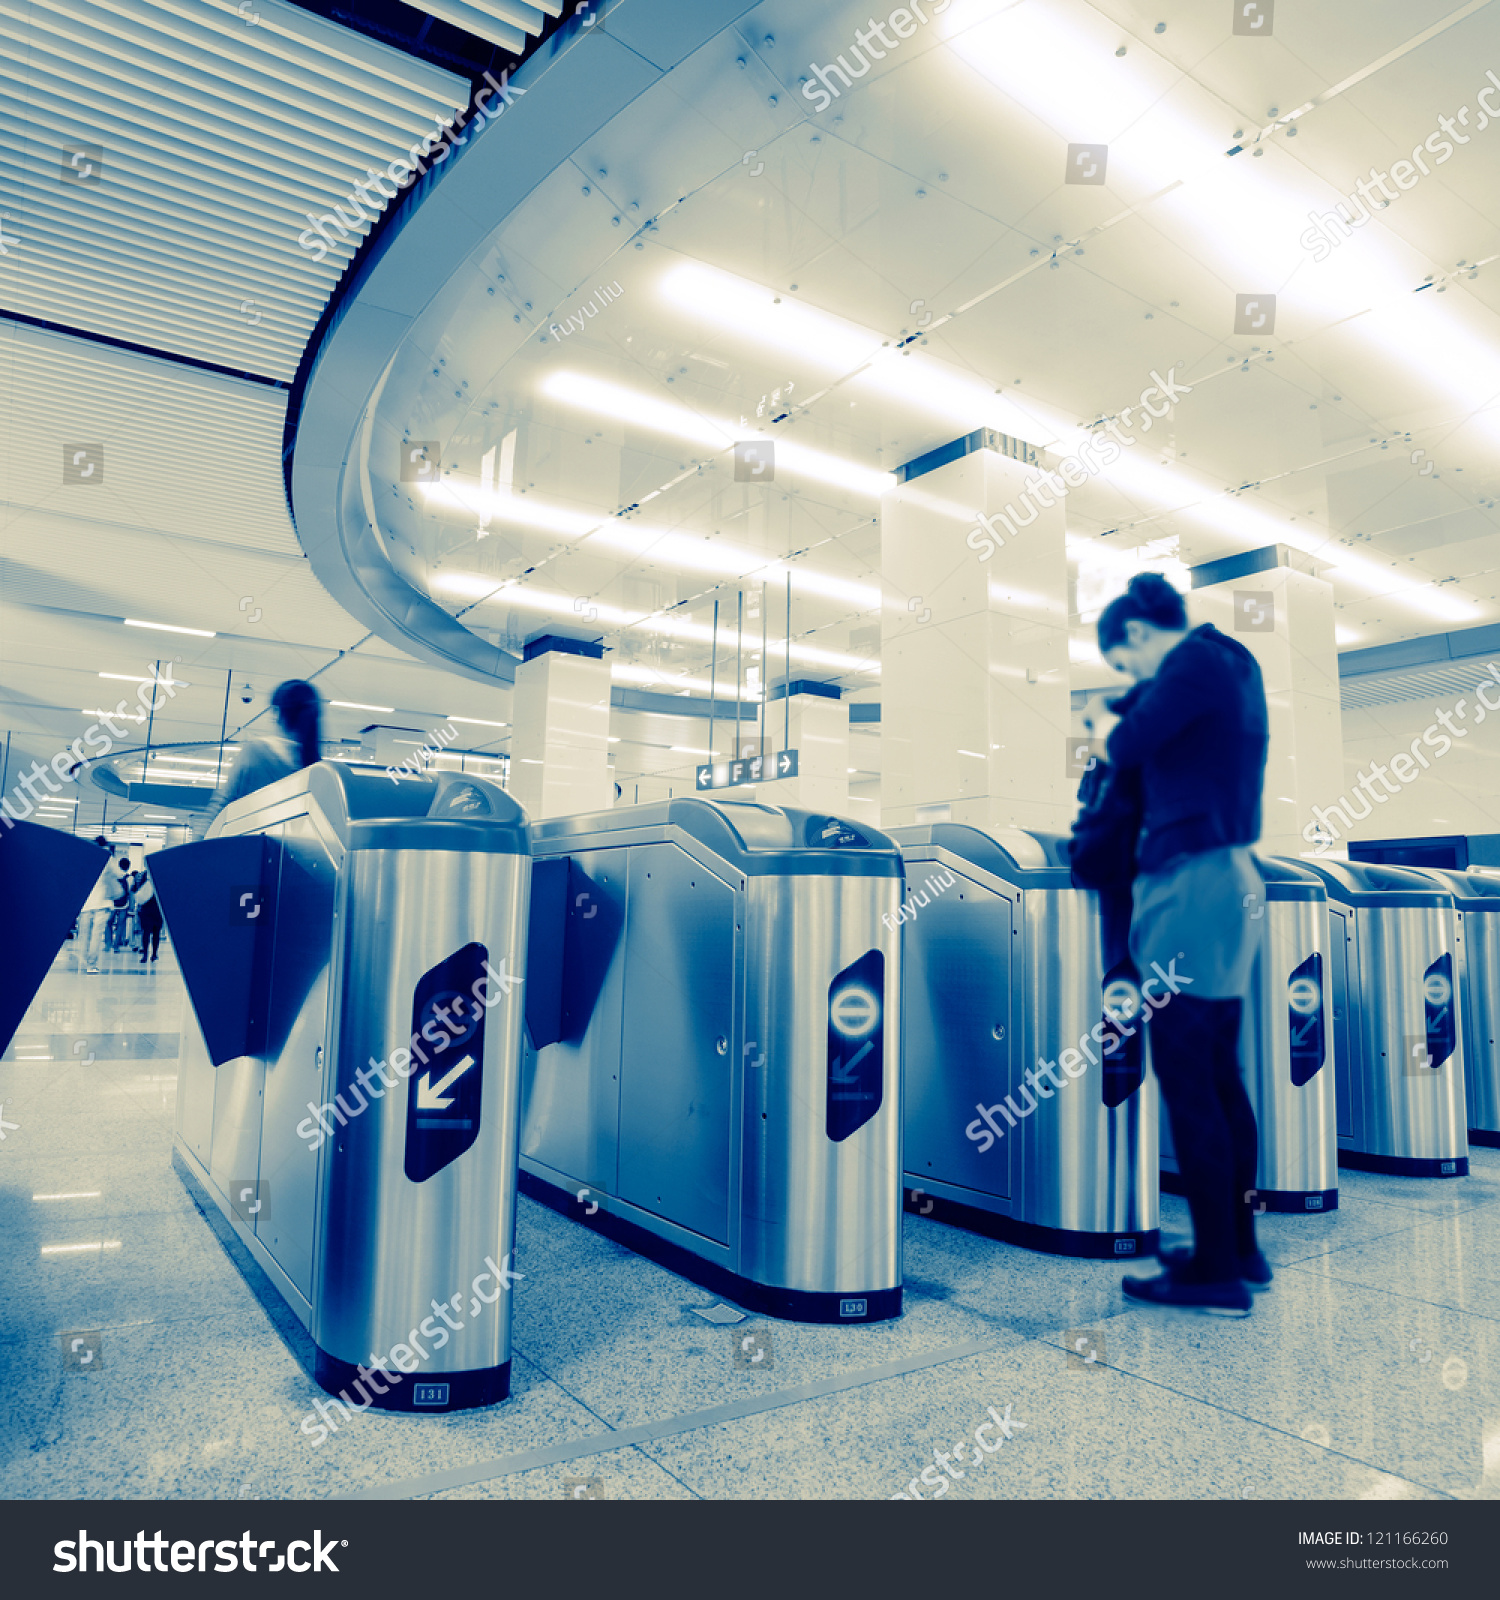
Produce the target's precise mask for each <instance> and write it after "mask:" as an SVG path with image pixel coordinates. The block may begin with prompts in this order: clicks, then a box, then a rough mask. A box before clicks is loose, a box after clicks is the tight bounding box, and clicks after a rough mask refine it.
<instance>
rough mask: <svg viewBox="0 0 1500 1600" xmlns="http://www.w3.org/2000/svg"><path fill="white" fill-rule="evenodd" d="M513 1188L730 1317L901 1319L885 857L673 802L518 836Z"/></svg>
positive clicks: (897, 881) (894, 954) (749, 806)
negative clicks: (518, 1085) (522, 899)
mask: <svg viewBox="0 0 1500 1600" xmlns="http://www.w3.org/2000/svg"><path fill="white" fill-rule="evenodd" d="M532 850H533V854H534V857H535V877H534V879H533V889H532V907H531V947H530V971H531V974H532V977H531V980H530V982H529V983H528V986H527V991H526V996H527V998H526V1021H527V1032H528V1033H529V1035H530V1048H529V1049H528V1050H527V1052H526V1065H525V1072H524V1084H523V1093H522V1110H521V1117H522V1131H521V1187H522V1192H523V1193H525V1194H527V1195H530V1196H533V1197H534V1198H536V1199H539V1200H541V1201H542V1202H543V1203H545V1204H548V1205H551V1206H552V1207H553V1208H554V1209H556V1210H558V1211H561V1212H563V1213H564V1214H565V1215H568V1216H572V1217H574V1218H576V1219H577V1220H578V1221H580V1222H583V1223H584V1224H585V1225H586V1226H588V1227H590V1228H594V1229H596V1230H598V1231H601V1232H604V1233H606V1234H609V1235H610V1236H611V1237H613V1238H615V1239H617V1240H618V1241H620V1242H622V1243H625V1244H627V1245H629V1246H630V1248H632V1249H634V1250H638V1251H640V1252H641V1253H642V1254H645V1255H649V1256H651V1257H653V1258H654V1259H656V1260H658V1261H660V1262H662V1263H663V1264H664V1265H666V1266H668V1267H670V1268H671V1269H672V1270H673V1271H674V1272H680V1273H681V1274H682V1275H683V1276H684V1277H688V1278H692V1279H694V1280H695V1281H696V1282H699V1283H702V1284H705V1285H707V1286H709V1287H710V1288H712V1289H714V1290H715V1291H716V1292H718V1293H721V1294H723V1295H725V1296H726V1297H728V1298H730V1299H733V1300H736V1301H738V1302H739V1303H740V1304H741V1305H743V1306H746V1307H748V1308H749V1309H751V1310H755V1311H763V1312H768V1313H770V1314H771V1315H773V1316H779V1317H786V1318H789V1319H792V1320H795V1321H802V1322H875V1321H880V1320H882V1319H885V1318H888V1317H894V1316H898V1315H899V1314H900V1311H901V1200H900V1196H901V1165H900V1150H901V1056H900V1045H901V1021H900V1019H901V1002H900V995H901V942H900V937H899V928H898V926H897V924H896V922H895V918H894V912H895V910H896V908H897V906H898V904H899V903H900V898H901V856H900V853H899V852H898V851H897V850H896V848H895V847H894V845H893V844H892V843H891V841H890V840H889V839H888V838H886V837H885V835H883V834H881V833H877V832H876V831H875V830H874V829H872V828H868V827H866V826H864V824H862V823H859V824H856V823H850V822H845V821H843V820H842V819H840V818H837V817H829V816H824V815H818V814H813V813H810V812H807V811H799V810H794V809H792V808H790V807H780V806H772V805H762V804H758V803H745V802H734V801H724V800H708V799H704V798H699V797H697V796H692V797H684V798H681V799H675V800H668V801H664V802H659V803H657V804H651V805H638V806H617V807H615V809H614V810H612V811H605V812H597V813H591V814H588V815H584V816H574V817H557V818H551V819H548V820H546V821H543V822H538V823H536V824H534V825H533V827H532Z"/></svg>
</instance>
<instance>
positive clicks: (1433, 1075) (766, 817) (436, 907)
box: [152, 762, 1500, 1411]
mask: <svg viewBox="0 0 1500 1600" xmlns="http://www.w3.org/2000/svg"><path fill="white" fill-rule="evenodd" d="M1066 856H1067V840H1066V837H1065V836H1056V835H1049V834H1042V833H1035V832H1023V831H1018V830H1007V831H1000V832H996V833H993V834H990V833H986V832H982V831H981V830H979V829H977V828H974V827H968V826H963V825H957V824H951V823H937V824H930V825H924V826H919V827H910V828H901V829H897V830H894V832H892V833H880V832H877V831H875V830H873V829H871V828H869V827H867V826H865V825H864V824H862V823H854V822H850V821H847V820H845V819H843V818H839V817H833V816H824V815H818V814H813V813H810V812H806V811H800V810H795V809H791V808H786V807H778V806H774V805H767V804H761V803H754V802H750V803H746V802H739V803H736V802H730V801H717V800H707V799H701V798H696V797H694V798H683V799H676V800H671V801H666V802H662V803H659V804H652V805H638V806H627V807H619V808H616V809H614V810H612V811H608V812H601V813H598V814H593V815H586V816H575V817H564V818H558V819H551V820H547V821H542V822H539V823H536V824H530V825H529V824H528V822H527V819H526V818H525V816H524V814H523V813H522V811H521V809H520V808H519V807H518V806H517V805H516V803H515V802H514V801H513V800H512V799H511V798H510V796H509V795H508V794H506V793H505V791H504V790H502V789H500V788H499V787H498V786H497V785H494V784H492V783H489V782H486V781H485V780H483V779H478V778H472V777H468V776H465V775H462V774H457V773H443V774H436V775H432V776H428V777H422V778H409V779H407V778H403V779H401V780H400V781H399V782H395V783H393V782H392V780H390V779H389V778H387V777H386V776H385V775H383V774H379V773H374V772H369V771H365V770H361V769H358V768H354V767H350V766H345V765H342V764H337V763H330V762H323V763H319V764H318V765H316V766H314V767H310V768H308V769H306V770H305V771H304V772H302V773H300V774H298V775H296V776H295V777H291V778H287V779H285V780H283V781H282V782H280V783H277V784H274V785H271V786H270V787H268V788H266V789H264V790H261V791H260V792H259V793H257V794H255V795H252V796H250V797H248V798H246V799H244V800H242V801H239V802H237V803H236V804H234V805H232V806H230V807H228V808H227V809H226V810H225V811H224V812H223V813H222V814H221V816H220V818H219V820H218V821H217V823H216V825H215V828H214V830H213V834H212V836H211V837H210V838H209V839H207V840H205V841H203V842H201V843H197V844H192V845H185V846H182V847H180V848H178V849H175V850H169V851H164V852H160V853H158V854H157V855H155V856H154V857H153V858H152V870H153V876H154V878H155V881H156V883H157V887H158V893H159V894H160V896H161V900H162V904H163V909H164V912H165V914H166V919H167V923H168V926H169V931H170V933H171V936H172V941H173V944H174V947H175V949H176V950H177V953H178V956H179V960H180V962H181V965H182V969H183V974H184V978H185V980H186V984H187V988H188V992H189V996H190V999H191V1002H192V1007H193V1011H194V1013H195V1015H196V1018H197V1021H198V1029H197V1031H196V1032H195V1031H194V1030H193V1029H192V1028H191V1027H190V1026H188V1027H185V1030H184V1036H183V1051H182V1066H181V1076H180V1079H179V1085H178V1103H177V1127H176V1159H177V1161H178V1163H179V1167H180V1169H181V1170H182V1171H183V1172H184V1173H185V1174H186V1175H187V1176H188V1177H189V1178H190V1180H191V1181H193V1182H196V1183H197V1184H199V1185H201V1186H202V1188H203V1189H204V1190H206V1192H207V1194H208V1195H209V1196H210V1197H211V1198H212V1199H213V1201H214V1202H215V1203H216V1204H217V1206H218V1207H219V1209H220V1211H221V1212H222V1213H223V1215H224V1217H225V1218H226V1219H227V1220H228V1221H229V1223H230V1224H231V1225H232V1226H233V1228H234V1229H235V1231H236V1233H237V1234H238V1236H239V1238H240V1240H241V1242H242V1243H243V1244H244V1245H245V1247H246V1248H247V1249H248V1251H249V1252H250V1254H251V1255H252V1256H253V1258H254V1260H255V1261H256V1262H257V1263H258V1265H259V1266H260V1267H261V1268H262V1269H263V1271H264V1272H265V1273H266V1275H267V1276H268V1277H269V1278H270V1280H271V1281H272V1283H273V1284H274V1285H275V1287H276V1289H277V1290H278V1291H279V1292H280V1294H281V1295H282V1296H283V1297H284V1298H285V1299H286V1301H287V1302H288V1303H289V1304H290V1305H291V1306H292V1308H293V1309H294V1310H295V1311H296V1313H297V1315H298V1316H299V1317H300V1319H301V1321H302V1322H303V1324H304V1326H305V1327H306V1328H307V1330H308V1332H309V1333H310V1335H311V1337H312V1341H313V1344H314V1346H315V1347H316V1350H317V1352H318V1354H317V1377H318V1380H319V1382H320V1383H321V1384H322V1385H323V1386H324V1387H325V1388H326V1389H327V1390H329V1391H330V1392H334V1391H337V1390H338V1389H339V1388H340V1386H341V1385H343V1384H345V1383H347V1382H348V1380H349V1379H351V1378H352V1377H353V1376H354V1375H355V1373H356V1370H357V1369H358V1368H359V1366H360V1365H361V1364H368V1363H370V1362H371V1360H372V1359H381V1355H380V1353H381V1352H386V1351H390V1350H392V1349H393V1348H396V1349H400V1350H401V1351H402V1352H403V1358H402V1359H404V1357H405V1356H411V1359H412V1360H413V1361H414V1362H416V1365H415V1366H414V1367H412V1368H410V1369H408V1368H407V1367H406V1366H404V1365H401V1361H400V1360H398V1363H397V1364H398V1366H400V1370H402V1371H403V1372H404V1371H407V1370H411V1371H412V1372H413V1374H414V1381H412V1382H410V1383H404V1384H392V1385H390V1387H389V1393H388V1395H387V1396H386V1397H384V1398H383V1399H381V1400H377V1401H376V1403H377V1404H385V1405H388V1406H393V1407H396V1408H403V1409H410V1408H419V1409H432V1410H437V1411H443V1410H451V1409H456V1408H459V1407H462V1406H468V1405H474V1404H486V1403H489V1402H491V1401H493V1400H496V1399H499V1398H503V1396H504V1395H505V1394H506V1393H507V1392H508V1383H509V1363H510V1316H509V1296H508V1295H504V1296H502V1297H501V1303H499V1304H498V1305H495V1306H493V1307H492V1308H491V1310H490V1312H489V1313H486V1314H483V1315H477V1316H476V1315H469V1314H465V1320H464V1325H463V1327H462V1329H461V1330H454V1331H453V1332H452V1333H451V1334H450V1335H449V1337H448V1338H447V1340H446V1341H444V1342H443V1347H442V1348H441V1349H438V1348H430V1347H429V1346H430V1345H431V1344H432V1342H433V1341H432V1340H431V1339H430V1337H429V1340H428V1343H427V1344H425V1345H419V1348H421V1349H422V1352H423V1358H422V1359H420V1360H419V1359H418V1358H417V1357H416V1356H414V1355H412V1352H411V1350H410V1348H409V1345H408V1343H404V1342H403V1341H406V1336H407V1333H408V1330H414V1329H415V1328H416V1327H417V1326H418V1325H419V1324H421V1323H422V1322H423V1319H424V1318H426V1319H427V1323H429V1324H432V1323H433V1322H434V1317H433V1316H431V1315H429V1307H430V1308H431V1311H432V1312H433V1313H436V1312H438V1311H439V1308H441V1307H448V1306H453V1307H458V1306H459V1302H460V1301H461V1300H462V1301H465V1302H467V1301H468V1300H469V1296H468V1294H467V1289H466V1286H467V1285H468V1284H469V1283H470V1280H471V1279H472V1278H473V1277H474V1276H475V1274H476V1273H480V1272H481V1269H484V1268H486V1267H489V1268H491V1269H496V1270H499V1269H500V1268H501V1267H502V1266H503V1265H504V1264H505V1262H506V1259H507V1257H508V1256H509V1253H510V1251H511V1249H512V1244H513V1239H514V1230H515V1194H516V1191H517V1188H519V1190H520V1191H521V1192H522V1193H526V1194H529V1195H531V1196H533V1197H534V1198H536V1199H538V1200H540V1201H542V1202H544V1203H545V1204H547V1205H549V1206H552V1207H553V1208H555V1209H556V1210H558V1211H560V1212H562V1213H564V1214H566V1215H569V1216H571V1217H573V1218H575V1219H576V1220H578V1221H579V1222H580V1223H583V1224H584V1225H586V1226H588V1227H591V1228H594V1229H597V1230H600V1231H603V1232H605V1233H607V1234H609V1235H610V1236H611V1237H613V1238H615V1239H616V1240H617V1241H619V1242H622V1243H624V1244H626V1245H628V1246H629V1247H630V1248H632V1249H635V1250H638V1251H640V1252H641V1253H643V1254H646V1255H649V1256H651V1257H652V1258H654V1259H656V1260H658V1261H661V1262H663V1263H664V1264H665V1265H667V1266H669V1267H671V1268H672V1269H673V1270H675V1271H679V1272H681V1273H682V1274H683V1275H685V1276H687V1277H689V1278H691V1279H693V1280H695V1281H696V1282H698V1283H701V1284H703V1285H705V1286H707V1287H708V1288H710V1289H711V1290H713V1291H715V1292H716V1293H719V1294H721V1295H723V1296H725V1297H726V1298H728V1299H731V1300H733V1301H735V1302H736V1303H737V1304H739V1305H740V1306H743V1307H745V1308H747V1309H749V1310H752V1311H758V1312H763V1313H768V1314H770V1315H773V1316H779V1317H785V1318H792V1319H796V1320H802V1321H810V1322H869V1321H876V1320H881V1319H885V1318H890V1317H894V1316H897V1315H899V1314H900V1310H901V1293H902V1289H901V1285H902V1255H901V1234H902V1210H903V1206H904V1207H905V1208H906V1209H907V1210H911V1211H915V1212H918V1213H920V1214H924V1215H929V1216H933V1217H936V1218H938V1219H941V1220H945V1221H950V1222H953V1223H956V1224H958V1225H960V1226H964V1227H969V1228H973V1229H977V1230H979V1231H982V1232H985V1233H989V1234H992V1235H995V1236H998V1237H1000V1238H1003V1239H1007V1240H1010V1241H1012V1242H1015V1243H1018V1244H1021V1245H1024V1246H1029V1247H1032V1248H1037V1249H1042V1250H1047V1251H1051V1252H1054V1253H1060V1254H1064V1255H1073V1256H1092V1257H1099V1256H1106V1257H1118V1258H1130V1257H1134V1256H1138V1255H1146V1254H1150V1253H1152V1252H1154V1250H1155V1249H1156V1245H1157V1239H1158V1193H1159V1184H1166V1185H1168V1186H1170V1184H1171V1182H1172V1178H1171V1173H1172V1171H1173V1163H1172V1162H1171V1158H1170V1149H1169V1147H1168V1146H1167V1144H1166V1142H1165V1141H1164V1140H1162V1139H1161V1137H1160V1135H1159V1132H1158V1107H1157V1097H1156V1085H1155V1080H1154V1078H1153V1077H1152V1076H1151V1074H1150V1072H1149V1071H1148V1070H1147V1068H1148V1062H1149V1048H1148V1045H1147V1040H1148V1039H1149V1026H1146V1025H1145V1023H1146V1017H1147V1016H1148V1015H1149V1013H1150V1011H1151V1008H1152V1006H1153V1005H1155V1004H1159V1003H1163V1002H1162V992H1161V990H1160V986H1159V985H1158V988H1157V990H1155V991H1153V989H1152V986H1151V982H1150V981H1149V980H1148V981H1147V982H1146V983H1144V984H1142V983H1140V982H1139V979H1138V977H1137V976H1136V975H1134V974H1133V973H1132V972H1128V971H1122V970H1121V969H1118V968H1117V969H1115V970H1113V971H1112V972H1111V973H1109V974H1106V973H1105V972H1104V970H1103V965H1102V960H1101V954H1100V930H1099V916H1098V911H1097V905H1096V903H1095V897H1094V896H1093V894H1091V893H1090V892H1088V891H1083V890H1079V889H1075V888H1074V887H1073V886H1072V882H1071V879H1070V875H1069V871H1068V868H1067V865H1066ZM1261 866H1262V873H1263V876H1264V879H1265V890H1264V897H1263V899H1259V900H1258V899H1256V898H1255V897H1251V903H1248V904H1247V905H1246V906H1245V907H1244V914H1245V915H1246V916H1247V917H1249V918H1251V919H1252V920H1253V921H1254V922H1255V923H1256V924H1257V926H1258V928H1259V929H1260V946H1259V954H1258V957H1257V961H1256V967H1255V976H1254V981H1253V993H1252V995H1251V998H1250V1000H1249V1003H1248V1004H1247V1006H1246V1008H1245V1016H1244V1025H1243V1026H1244V1033H1243V1040H1242V1060H1243V1062H1244V1063H1245V1076H1246V1082H1247V1087H1248V1089H1249V1092H1250V1095H1251V1098H1252V1101H1253V1102H1254V1105H1255V1108H1256V1112H1257V1116H1258V1120H1259V1125H1260V1130H1261V1146H1260V1148H1261V1157H1260V1171H1259V1176H1258V1180H1257V1186H1258V1201H1257V1203H1259V1204H1263V1205H1264V1206H1265V1207H1267V1208H1269V1209H1272V1210H1277V1211H1297V1212H1307V1211H1313V1212H1326V1211H1329V1210H1332V1209H1334V1208H1335V1207H1336V1205H1337V1199H1338V1180H1337V1173H1338V1168H1339V1166H1340V1164H1343V1165H1345V1166H1357V1167H1363V1168H1367V1169H1373V1170H1375V1171H1379V1172H1386V1173H1396V1174H1407V1175H1412V1176H1425V1177H1448V1176H1452V1177H1460V1176H1463V1175H1464V1174H1465V1173H1466V1172H1467V1171H1468V1141H1469V1139H1471V1138H1472V1139H1474V1140H1477V1141H1482V1142H1485V1143H1490V1144H1495V1143H1500V1052H1497V1047H1496V1007H1497V1004H1500V942H1497V935H1500V916H1497V913H1500V877H1490V876H1485V875H1483V874H1481V873H1462V872H1436V871H1415V870H1410V869H1403V868H1399V867H1391V866H1374V865H1366V864H1361V863H1358V862H1346V861H1337V860H1323V861H1304V860H1296V861H1293V860H1284V859H1263V860H1262V862H1261ZM1142 989H1144V990H1145V991H1146V993H1145V995H1144V996H1143V994H1142ZM1169 998H1170V997H1168V1001H1169ZM546 1271H547V1266H546V1262H545V1261H528V1263H527V1272H528V1276H529V1277H530V1279H531V1280H532V1283H533V1284H534V1285H535V1289H534V1292H536V1293H538V1294H542V1295H544V1294H545V1293H546ZM501 1281H502V1282H503V1281H504V1278H503V1274H502V1280H501ZM479 1298H481V1299H482V1298H484V1297H483V1296H481V1297H479ZM472 1309H473V1310H475V1311H478V1310H481V1309H482V1308H480V1306H479V1304H478V1300H475V1301H474V1302H473V1305H472ZM447 1326H449V1327H451V1321H448V1322H447ZM431 1331H432V1330H431V1329H430V1328H429V1330H428V1332H429V1335H430V1333H431Z"/></svg>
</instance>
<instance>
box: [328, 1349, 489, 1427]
mask: <svg viewBox="0 0 1500 1600" xmlns="http://www.w3.org/2000/svg"><path fill="white" fill-rule="evenodd" d="M367 1370H368V1369H367ZM313 1376H314V1377H315V1378H316V1379H317V1381H318V1384H319V1385H320V1387H321V1388H322V1389H324V1390H325V1391H326V1392H327V1393H328V1394H331V1395H333V1396H335V1397H337V1396H338V1395H339V1394H340V1393H341V1392H342V1393H344V1394H347V1395H349V1396H351V1397H352V1399H351V1404H352V1405H353V1406H354V1407H355V1409H357V1410H363V1409H364V1406H363V1404H362V1401H363V1400H364V1399H366V1398H368V1399H369V1401H370V1404H371V1405H372V1406H373V1407H374V1408H375V1409H376V1410H377V1411H410V1412H414V1413H416V1414H417V1415H418V1416H421V1415H422V1414H424V1413H426V1412H445V1411H471V1410H473V1409H474V1408H475V1407H476V1406H492V1405H495V1404H497V1403H498V1402H499V1401H501V1400H504V1399H506V1398H507V1397H508V1396H509V1394H510V1362H509V1361H504V1362H502V1363H501V1364H500V1365H499V1366H498V1367H482V1368H480V1369H479V1370H478V1371H476V1372H436V1373H431V1374H426V1373H421V1372H410V1373H402V1374H399V1377H400V1382H399V1383H394V1382H391V1381H390V1380H391V1379H393V1378H396V1377H397V1376H398V1374H396V1373H394V1372H390V1371H387V1370H386V1369H385V1368H381V1369H380V1382H381V1383H383V1384H385V1385H386V1392H385V1393H384V1394H376V1393H375V1392H374V1385H373V1384H371V1383H368V1382H366V1381H364V1380H363V1379H362V1378H361V1377H360V1369H359V1368H358V1367H356V1366H353V1365H351V1364H350V1363H349V1362H347V1361H341V1360H339V1358H338V1357H337V1356H331V1355H329V1353H328V1352H327V1351H326V1350H321V1349H320V1350H319V1351H318V1357H317V1368H316V1371H315V1372H314V1374H313Z"/></svg>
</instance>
